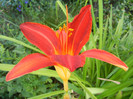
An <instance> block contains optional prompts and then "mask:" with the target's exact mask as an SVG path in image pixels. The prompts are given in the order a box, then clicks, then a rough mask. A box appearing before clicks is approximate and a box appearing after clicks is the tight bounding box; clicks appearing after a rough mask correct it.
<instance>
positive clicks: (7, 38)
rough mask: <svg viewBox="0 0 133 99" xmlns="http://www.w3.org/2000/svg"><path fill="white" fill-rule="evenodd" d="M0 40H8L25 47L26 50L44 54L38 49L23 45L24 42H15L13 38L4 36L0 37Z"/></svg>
mask: <svg viewBox="0 0 133 99" xmlns="http://www.w3.org/2000/svg"><path fill="white" fill-rule="evenodd" d="M0 39H4V40H8V41H12V42H15V43H17V44H20V45H23V46H25V47H27V48H29V49H32V50H34V51H36V52H39V53H42V54H44V53H43V52H42V51H40V50H39V49H37V48H35V47H32V46H30V45H28V44H26V43H24V42H22V41H19V40H16V39H14V38H11V37H7V36H4V35H0Z"/></svg>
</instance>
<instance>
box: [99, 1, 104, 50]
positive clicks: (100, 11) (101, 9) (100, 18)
mask: <svg viewBox="0 0 133 99" xmlns="http://www.w3.org/2000/svg"><path fill="white" fill-rule="evenodd" d="M98 4H99V31H100V40H99V49H102V43H103V42H102V40H103V39H102V36H103V35H102V34H103V0H98Z"/></svg>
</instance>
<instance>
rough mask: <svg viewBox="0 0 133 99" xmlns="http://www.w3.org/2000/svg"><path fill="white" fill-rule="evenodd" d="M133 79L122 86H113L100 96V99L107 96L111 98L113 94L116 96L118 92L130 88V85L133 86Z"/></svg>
mask: <svg viewBox="0 0 133 99" xmlns="http://www.w3.org/2000/svg"><path fill="white" fill-rule="evenodd" d="M132 82H133V79H130V80H128V81H126V82H123V83H122V84H120V85H115V86H112V87H111V88H110V89H108V90H106V91H104V92H103V93H102V94H100V95H98V97H97V98H98V99H103V98H104V97H107V96H110V95H112V94H115V93H116V92H118V91H120V90H122V89H123V88H125V87H128V86H130V85H133V83H132Z"/></svg>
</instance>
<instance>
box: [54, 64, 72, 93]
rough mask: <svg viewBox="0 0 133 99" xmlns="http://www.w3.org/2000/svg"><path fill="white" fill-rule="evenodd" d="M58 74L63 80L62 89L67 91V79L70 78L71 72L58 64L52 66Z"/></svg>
mask: <svg viewBox="0 0 133 99" xmlns="http://www.w3.org/2000/svg"><path fill="white" fill-rule="evenodd" d="M54 67H55V69H56V71H57V73H58V75H59V76H60V78H61V79H62V80H63V84H64V90H65V91H68V79H69V78H70V75H71V73H70V72H69V70H68V69H67V68H65V67H63V66H61V65H58V66H54Z"/></svg>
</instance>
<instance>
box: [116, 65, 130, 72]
mask: <svg viewBox="0 0 133 99" xmlns="http://www.w3.org/2000/svg"><path fill="white" fill-rule="evenodd" d="M117 66H118V67H120V68H122V69H123V70H124V71H127V70H128V67H127V66H122V65H117Z"/></svg>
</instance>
